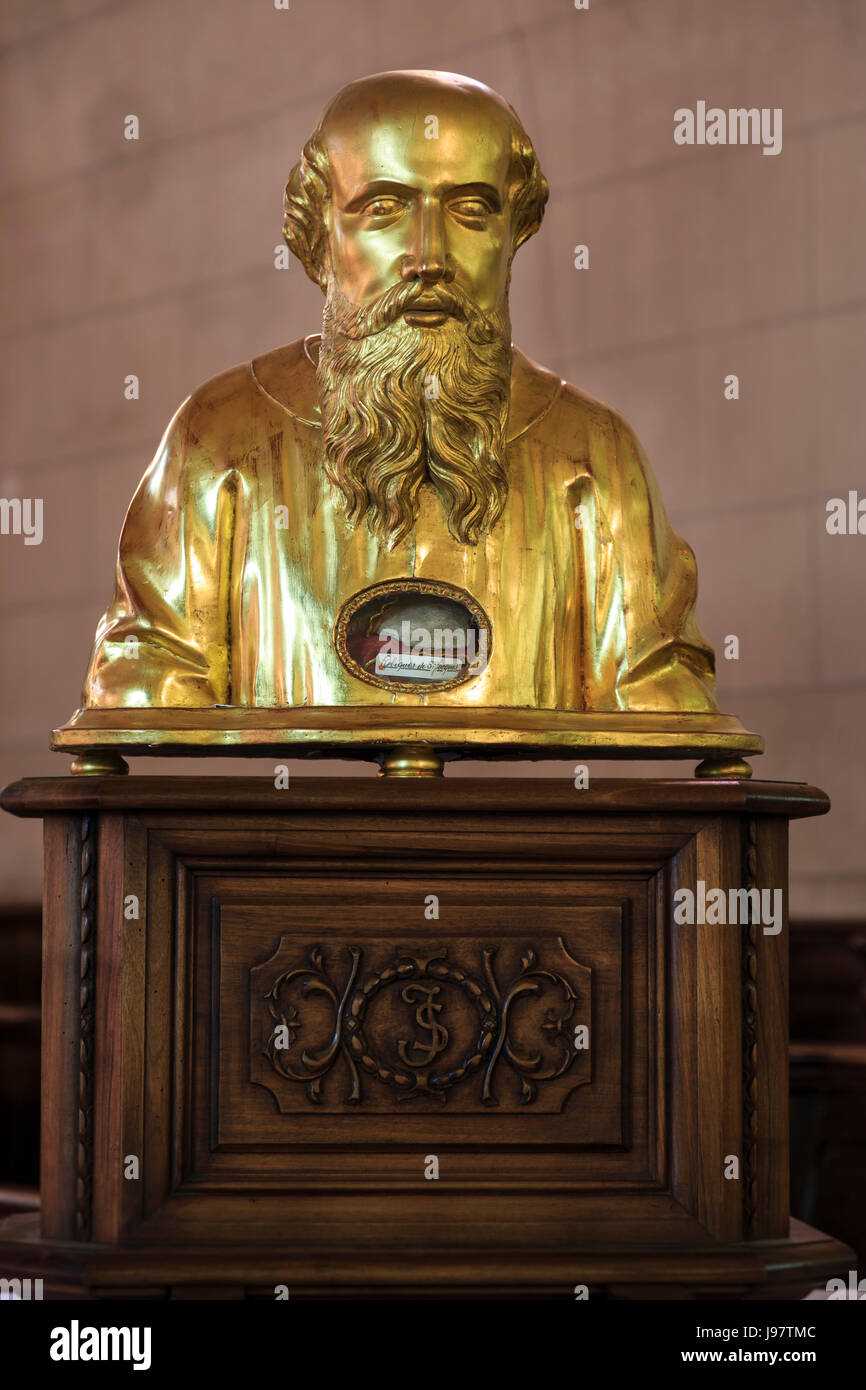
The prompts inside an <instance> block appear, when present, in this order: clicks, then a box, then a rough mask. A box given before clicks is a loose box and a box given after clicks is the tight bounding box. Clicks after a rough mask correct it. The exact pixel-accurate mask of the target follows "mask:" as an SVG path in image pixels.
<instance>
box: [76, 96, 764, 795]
mask: <svg viewBox="0 0 866 1390" xmlns="http://www.w3.org/2000/svg"><path fill="white" fill-rule="evenodd" d="M547 193H548V190H547V183H546V181H545V179H544V176H543V174H542V172H541V169H540V167H539V162H538V159H537V157H536V154H535V151H534V150H533V147H532V144H531V142H530V140H529V137H528V136H527V134H526V132H525V131H524V129H523V127H522V125H521V123H520V121H519V119H518V117H517V115H516V114H515V112H514V111H513V110H512V108H511V107H510V106H509V105H508V104H507V103H506V102H505V101H504V100H503V99H502V98H501V97H499V96H498V95H497V94H496V93H495V92H493V91H491V90H490V89H489V88H488V87H485V86H483V85H482V84H481V83H478V82H475V81H473V80H471V79H469V78H465V77H459V76H456V75H454V74H450V73H437V72H390V73H382V74H379V75H377V76H374V77H368V78H365V79H362V80H361V81H358V82H354V83H352V84H351V85H350V86H348V87H346V88H344V89H343V91H341V92H340V93H339V94H338V95H337V96H336V97H335V98H334V100H333V101H332V102H331V103H330V105H329V106H328V107H327V109H326V111H325V113H324V115H323V116H322V119H321V121H320V123H319V125H318V127H317V129H316V131H315V133H314V134H313V136H312V137H311V139H310V140H309V141H308V143H307V145H306V146H305V148H304V153H303V157H302V158H301V160H300V162H299V163H298V164H297V165H296V166H295V168H294V169H293V170H292V173H291V175H290V178H289V181H288V185H287V188H286V194H285V236H286V240H287V242H288V245H289V247H290V249H291V251H292V252H293V253H294V254H295V255H296V256H297V257H298V258H299V259H300V261H301V262H302V264H303V266H304V268H305V270H306V272H307V274H308V275H309V276H311V277H312V279H313V280H315V281H316V282H317V283H318V284H319V285H320V286H321V288H322V290H323V291H324V294H325V306H324V316H323V322H322V331H321V334H314V335H311V336H310V337H307V338H305V339H304V340H303V341H300V342H295V343H291V344H290V345H289V346H288V347H283V348H278V349H277V350H276V351H273V352H268V353H265V354H264V355H263V356H261V357H258V358H256V359H254V360H253V361H252V362H251V363H250V362H248V363H244V364H243V365H241V366H239V367H234V368H232V369H231V370H229V371H227V372H224V373H223V374H222V375H221V376H218V377H216V378H214V379H213V380H211V381H208V382H206V383H205V385H203V386H201V387H199V388H198V390H196V391H194V392H193V394H192V395H191V396H190V397H189V398H188V399H187V400H186V401H184V403H183V405H182V406H181V407H180V409H179V410H178V412H177V414H176V415H175V417H174V419H173V420H172V421H171V424H170V425H169V427H168V430H167V431H166V434H165V436H164V438H163V440H162V442H161V444H160V446H159V449H158V451H157V454H156V457H155V459H154V461H153V463H152V464H151V466H150V468H149V470H148V472H147V473H146V474H145V476H144V478H143V480H142V482H141V485H140V487H139V488H138V491H137V492H136V494H135V497H134V498H133V501H132V504H131V506H130V509H129V512H128V515H127V517H126V521H125V523H124V526H123V532H122V535H121V539H120V546H119V552H118V564H117V576H116V587H115V593H114V598H113V600H112V603H111V605H110V607H109V608H108V611H107V612H106V614H105V616H104V617H103V619H102V621H101V622H100V624H99V628H98V631H97V634H96V641H95V644H94V649H93V654H92V657H91V661H90V667H89V670H88V673H87V677H86V681H85V686H84V696H83V708H82V709H81V710H79V711H78V712H77V714H76V715H75V716H74V717H73V719H72V720H71V721H70V723H69V724H68V725H67V726H65V728H64V729H62V730H59V731H57V733H56V734H55V736H54V746H55V747H63V748H66V749H67V750H70V751H71V750H74V751H76V752H78V753H79V754H80V755H81V754H82V753H83V751H84V750H94V749H102V750H108V749H114V750H116V751H118V752H120V751H139V752H159V751H162V750H164V749H165V748H166V747H167V746H169V745H170V746H173V747H176V748H177V747H182V748H187V749H189V750H191V751H211V752H215V751H220V752H224V751H227V750H230V749H232V750H235V751H241V752H260V751H264V750H265V749H268V750H273V749H276V748H284V749H286V751H292V752H295V753H303V752H311V753H317V752H325V751H339V750H340V749H341V748H345V746H346V745H350V746H351V747H352V748H353V750H354V751H356V752H359V753H365V752H366V753H368V754H377V753H379V754H384V753H385V752H386V751H387V750H389V749H392V750H394V749H397V750H399V749H401V748H402V749H403V753H404V757H403V760H402V763H401V759H400V757H399V756H397V758H396V764H397V765H398V766H402V765H405V766H406V767H407V768H408V769H409V770H412V757H409V756H406V749H407V747H408V748H411V749H414V750H415V764H416V770H419V769H423V767H424V765H425V758H424V755H423V752H421V753H419V752H418V750H419V749H421V750H423V749H425V748H426V749H427V751H428V753H429V754H430V758H429V763H430V768H431V769H432V770H435V767H436V761H437V757H438V753H437V752H436V751H435V750H440V751H441V750H444V751H445V753H446V754H447V753H448V751H449V750H450V751H451V753H452V754H453V753H460V752H463V753H465V752H468V751H471V750H472V749H475V750H476V751H479V752H482V753H485V754H487V753H497V752H498V753H499V754H500V755H504V756H513V755H514V754H515V753H516V754H518V755H519V754H520V753H523V754H526V755H530V756H532V755H536V756H540V755H544V754H548V755H550V754H555V753H558V754H559V755H560V756H562V755H563V753H564V752H566V751H568V752H576V751H580V750H581V749H587V750H593V751H595V752H597V753H614V754H620V755H626V754H627V755H629V756H634V755H635V754H642V755H648V754H650V753H652V752H657V753H658V752H670V753H674V754H682V755H693V754H696V753H703V754H706V753H709V754H712V755H714V756H715V759H716V762H717V765H718V769H720V770H723V769H724V768H725V767H726V766H729V770H730V768H735V767H737V766H739V773H738V775H747V773H748V767H747V765H745V764H742V763H739V764H737V763H736V761H735V760H734V761H731V762H730V764H729V765H728V764H725V763H724V762H723V761H722V758H723V755H727V756H728V758H729V759H730V756H731V754H742V753H743V752H756V751H760V748H761V746H762V745H761V741H760V739H758V738H756V737H755V736H754V735H750V734H747V733H746V732H745V730H743V729H742V726H741V725H740V724H739V722H738V721H737V720H736V719H733V718H732V717H730V716H723V715H721V714H720V713H719V711H718V707H717V705H716V701H715V695H714V659H713V653H712V650H711V648H710V647H709V645H708V643H707V641H706V639H705V638H704V636H703V634H702V632H701V630H700V628H699V626H698V623H697V620H696V617H695V612H694V605H695V598H696V592H697V573H696V567H695V561H694V556H693V554H692V552H691V550H690V549H689V547H688V545H686V543H685V542H684V541H683V540H681V539H680V537H679V536H677V535H676V533H675V532H674V531H673V530H672V529H671V527H670V525H669V523H668V520H667V517H666V514H665V511H664V507H663V504H662V501H661V498H660V496H659V493H658V490H657V487H656V484H655V481H654V479H653V477H652V474H651V472H650V469H649V465H648V463H647V461H646V458H645V456H644V454H643V451H642V449H641V446H640V444H639V443H638V441H637V439H636V438H635V436H634V434H633V433H632V431H631V430H630V428H629V426H628V425H627V424H626V423H625V421H624V420H623V419H622V418H621V417H620V416H619V415H617V414H616V412H615V411H613V410H611V409H609V408H608V407H607V406H605V405H603V404H601V403H600V402H599V401H596V400H594V399H593V398H592V397H590V396H588V395H586V394H585V393H584V392H582V391H580V390H578V389H577V388H576V387H574V386H571V385H569V384H567V383H566V382H563V381H561V380H560V379H559V378H558V377H557V376H556V375H554V374H553V373H551V372H549V371H547V370H546V369H545V368H543V367H540V366H537V365H536V364H535V363H534V362H531V361H530V360H529V359H528V358H527V357H525V356H524V355H523V354H522V353H521V352H520V351H519V349H518V348H516V347H514V346H513V345H512V343H511V325H510V319H509V307H508V292H509V284H510V280H511V270H512V261H513V258H514V254H515V252H516V251H517V249H518V248H519V247H520V246H521V245H522V244H523V242H524V241H526V240H527V238H529V237H530V236H532V235H533V234H534V233H535V232H536V231H537V230H538V228H539V226H540V224H541V221H542V217H543V213H544V206H545V202H546V200H547ZM392 761H393V759H392ZM99 765H100V764H99V759H98V758H97V759H96V762H95V763H93V760H92V757H91V762H90V763H88V757H87V756H84V757H80V758H79V769H80V770H84V771H86V770H97V769H98V767H99Z"/></svg>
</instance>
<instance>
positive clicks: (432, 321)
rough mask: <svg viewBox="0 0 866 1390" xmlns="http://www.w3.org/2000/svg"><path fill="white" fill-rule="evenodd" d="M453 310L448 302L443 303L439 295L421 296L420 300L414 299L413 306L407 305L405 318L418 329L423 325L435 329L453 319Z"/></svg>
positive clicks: (404, 312) (404, 313) (404, 311)
mask: <svg viewBox="0 0 866 1390" xmlns="http://www.w3.org/2000/svg"><path fill="white" fill-rule="evenodd" d="M451 313H452V308H451V305H450V304H449V303H448V302H447V300H446V301H445V302H444V303H443V301H442V299H441V298H440V296H439V295H436V294H431V295H420V296H419V297H418V299H413V300H412V303H411V304H407V306H406V308H405V309H404V310H403V317H404V318H405V319H406V322H407V323H411V324H413V325H415V326H416V327H417V326H418V325H419V324H423V325H425V326H426V327H434V326H436V325H438V324H441V323H444V322H445V320H446V319H447V318H450V317H451Z"/></svg>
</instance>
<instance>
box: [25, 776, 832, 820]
mask: <svg viewBox="0 0 866 1390" xmlns="http://www.w3.org/2000/svg"><path fill="white" fill-rule="evenodd" d="M0 806H2V808H3V810H5V811H8V812H10V813H11V814H12V815H17V816H40V815H43V814H50V813H52V812H59V813H75V812H86V811H165V812H178V811H184V812H188V811H208V812H214V811H224V812H226V813H232V812H251V811H258V812H268V813H274V812H279V811H285V812H287V813H293V812H297V811H308V812H329V811H341V812H352V811H358V812H367V813H370V812H373V813H376V812H379V811H381V812H386V813H387V812H394V813H400V812H404V813H405V812H413V811H417V812H423V811H431V812H436V811H443V812H454V813H460V812H473V813H478V812H488V813H490V814H491V815H496V816H499V815H512V814H515V813H520V812H523V813H527V814H536V815H539V814H540V815H544V814H552V815H564V814H568V815H570V814H589V813H596V814H603V813H605V812H609V813H613V814H622V813H628V812H634V813H638V814H649V813H651V812H656V813H675V812H680V811H684V812H703V813H705V814H718V813H721V812H739V813H754V814H756V815H760V814H764V815H783V816H787V817H788V818H790V819H796V818H800V817H805V816H818V815H823V814H824V813H825V812H827V811H828V810H829V809H830V799H829V797H828V796H827V794H826V792H823V791H821V790H820V789H819V788H818V787H813V786H810V785H809V784H808V783H806V782H769V781H754V780H748V781H746V780H733V779H731V780H728V779H725V778H713V779H705V780H701V779H697V778H671V779H659V778H652V777H646V778H643V777H640V778H620V777H597V778H593V779H592V781H591V784H590V786H589V787H587V788H584V789H578V788H576V787H575V786H574V785H573V782H572V780H571V779H570V778H567V777H562V778H556V777H538V778H528V777H514V778H505V777H483V778H482V777H479V778H476V777H441V778H433V777H431V778H426V777H418V778H412V777H406V778H377V777H367V776H360V777H307V776H303V775H300V774H299V775H293V776H291V777H290V779H289V786H288V787H286V788H277V787H276V786H275V785H274V783H273V780H272V779H271V778H270V777H243V776H237V777H232V776H226V777H224V776H203V777H195V776H186V775H179V776H144V775H142V776H139V775H138V774H131V775H129V776H125V777H122V776H105V777H100V776H94V777H82V776H77V777H74V776H66V777H25V778H22V779H21V780H20V781H17V782H12V783H10V784H9V786H7V787H5V788H4V789H3V791H2V792H0Z"/></svg>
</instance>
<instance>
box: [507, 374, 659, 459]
mask: <svg viewBox="0 0 866 1390" xmlns="http://www.w3.org/2000/svg"><path fill="white" fill-rule="evenodd" d="M514 358H515V367H514V371H513V374H512V376H513V386H512V389H513V390H514V391H515V393H517V392H519V400H520V404H521V411H520V415H521V417H522V418H525V419H526V420H527V424H526V425H525V428H527V429H528V428H532V429H533V430H534V431H537V432H538V434H539V436H540V437H541V439H542V440H543V442H544V443H545V444H551V445H556V446H558V447H559V448H560V449H564V450H566V451H567V452H569V453H571V452H573V451H575V450H578V451H580V450H582V449H585V448H586V447H588V442H589V435H590V432H592V433H594V434H596V435H598V434H599V433H601V434H602V435H606V436H608V437H609V438H610V439H611V441H612V442H613V440H614V439H615V438H616V436H617V435H621V436H625V437H626V438H630V437H631V433H632V432H631V427H630V425H629V424H628V422H627V421H626V420H625V419H624V418H623V416H622V415H620V413H619V412H618V411H617V410H615V409H614V408H613V407H612V406H609V405H607V404H606V403H605V402H604V401H600V400H598V399H597V397H595V396H592V395H590V393H589V392H588V391H584V390H583V389H582V388H581V387H580V386H575V385H574V384H573V382H570V381H565V380H564V379H563V378H562V377H558V376H557V375H556V374H555V373H554V372H551V371H549V370H548V368H547V367H541V366H539V364H538V363H537V362H533V361H532V359H531V358H529V357H527V356H526V355H525V353H522V352H518V351H517V350H516V349H515V353H514ZM527 404H529V406H530V408H529V409H527V408H526V406H527ZM514 433H515V434H516V433H517V431H515V432H514Z"/></svg>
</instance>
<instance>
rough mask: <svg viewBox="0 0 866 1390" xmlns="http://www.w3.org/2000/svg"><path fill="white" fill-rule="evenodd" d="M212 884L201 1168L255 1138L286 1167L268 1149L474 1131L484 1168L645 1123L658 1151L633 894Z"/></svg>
mask: <svg viewBox="0 0 866 1390" xmlns="http://www.w3.org/2000/svg"><path fill="white" fill-rule="evenodd" d="M633 891H634V892H635V894H636V895H637V897H638V898H639V899H644V898H645V896H646V890H645V887H644V885H642V884H638V885H635V888H634V890H633ZM193 894H194V897H195V902H196V914H195V915H196V920H197V922H198V923H199V928H198V931H197V933H196V941H195V967H194V969H195V976H196V982H197V990H198V994H199V999H200V1006H199V1008H198V1010H197V1014H196V1021H197V1026H196V1029H195V1032H194V1034H193V1037H192V1038H191V1039H190V1053H191V1056H192V1059H193V1075H194V1076H195V1077H200V1078H202V1079H203V1077H204V1073H205V1070H206V1069H207V1068H209V1070H210V1084H209V1085H208V1086H207V1087H206V1088H205V1087H202V1088H201V1089H198V1090H197V1095H198V1100H197V1106H196V1113H197V1114H199V1115H202V1116H206V1119H207V1124H206V1129H207V1131H208V1132H209V1134H210V1136H211V1144H210V1150H209V1152H205V1150H204V1148H203V1145H202V1144H201V1143H198V1144H197V1145H196V1146H195V1147H196V1158H195V1160H194V1165H195V1168H196V1170H197V1171H198V1172H199V1173H202V1172H207V1171H222V1172H226V1173H227V1172H229V1171H231V1168H232V1164H233V1162H234V1159H233V1158H232V1157H230V1155H232V1154H234V1153H236V1152H237V1151H239V1150H242V1151H243V1152H244V1154H245V1159H244V1162H245V1163H246V1164H247V1165H248V1164H249V1162H250V1161H251V1156H252V1155H254V1154H255V1155H256V1156H257V1157H256V1159H255V1160H254V1161H256V1162H259V1161H261V1163H262V1171H272V1168H271V1167H270V1166H269V1164H268V1161H267V1154H268V1151H269V1150H272V1149H276V1148H279V1149H281V1150H283V1151H285V1150H286V1148H287V1147H288V1148H291V1147H293V1146H297V1147H298V1148H299V1149H300V1148H306V1147H308V1146H311V1145H312V1146H315V1147H316V1148H319V1147H327V1148H330V1149H332V1150H333V1151H334V1153H335V1154H336V1155H339V1154H342V1155H344V1156H345V1158H346V1160H347V1162H349V1163H352V1162H354V1160H353V1159H352V1158H351V1152H352V1150H353V1149H355V1148H356V1147H357V1146H359V1145H361V1146H363V1145H370V1144H382V1145H386V1146H387V1145H393V1144H399V1143H405V1142H411V1143H414V1144H417V1145H419V1146H421V1147H423V1146H425V1145H426V1146H427V1147H428V1148H429V1147H430V1146H434V1145H440V1146H441V1145H443V1144H451V1143H459V1144H460V1145H461V1146H462V1147H463V1148H464V1150H465V1151H466V1152H467V1162H468V1153H469V1151H470V1150H471V1148H472V1147H473V1146H475V1147H477V1148H478V1149H483V1150H485V1151H490V1149H491V1147H492V1146H496V1145H506V1146H507V1147H508V1148H509V1149H511V1150H512V1151H515V1150H524V1151H526V1152H527V1153H528V1152H530V1151H532V1150H535V1149H542V1150H545V1149H546V1150H551V1149H569V1148H574V1147H576V1146H582V1147H583V1148H585V1149H591V1148H592V1147H593V1146H599V1145H601V1146H605V1147H607V1146H611V1147H617V1146H619V1147H622V1146H623V1145H624V1144H625V1142H626V1136H627V1134H628V1133H629V1131H632V1136H631V1137H632V1139H635V1138H636V1137H639V1139H640V1142H639V1144H638V1149H640V1150H643V1149H644V1146H645V1124H646V1120H645V1111H642V1112H641V1115H640V1116H635V1115H634V1114H633V1106H632V1103H631V1099H632V1098H631V1095H630V1091H629V1087H628V1086H627V1084H626V1081H625V1075H624V1069H625V1072H626V1073H627V1072H628V1070H629V1069H630V1068H631V1067H633V1066H635V1065H636V1066H638V1067H639V1068H640V1070H641V1073H642V1072H643V1070H644V1068H645V1065H646V1046H645V1044H644V1043H640V1045H636V1038H635V1033H638V1034H639V1033H643V1032H644V1031H645V1029H646V1027H647V1026H648V1019H647V1014H646V1005H645V990H646V924H645V921H644V917H643V914H642V913H641V912H639V911H638V912H636V910H635V909H634V908H633V906H632V904H631V903H630V902H629V901H628V900H627V899H624V898H623V894H622V890H620V891H619V892H618V894H617V895H616V898H612V897H611V894H610V890H609V888H607V889H606V890H605V889H602V891H601V892H599V891H598V889H597V890H596V892H595V894H593V893H589V894H588V895H587V897H588V898H589V901H585V900H584V901H582V900H581V899H582V896H583V895H582V894H581V893H577V892H574V891H569V890H568V889H567V888H566V887H565V886H564V885H562V884H556V885H539V884H534V883H533V884H530V883H522V884H521V883H511V884H509V885H508V886H507V887H505V886H503V885H501V884H497V883H495V882H486V881H484V880H481V881H475V882H473V881H471V880H469V881H464V882H460V883H455V882H454V881H451V882H447V883H446V882H441V881H439V880H438V879H436V878H435V877H433V876H431V877H428V878H427V879H426V881H424V882H420V881H418V882H416V881H413V880H408V881H405V882H403V883H396V882H393V881H392V882H390V883H388V882H382V881H376V882H367V883H363V884H359V883H357V882H355V883H349V884H346V883H342V884H340V883H331V884H326V883H324V882H322V881H320V880H317V879H315V878H312V879H308V880H305V879H298V878H291V879H289V878H286V877H281V876H279V875H276V874H273V873H272V874H271V875H270V876H269V877H268V878H267V879H266V880H265V881H264V882H263V881H262V880H261V879H259V880H258V882H257V883H256V886H255V891H254V892H252V893H251V889H250V880H249V877H248V876H240V875H238V876H232V875H231V874H230V873H229V872H223V873H222V874H220V875H219V876H218V877H217V876H210V875H202V876H197V877H196V879H195V884H194V889H193ZM428 894H435V895H436V896H438V898H439V901H440V903H441V915H440V918H439V920H438V921H434V922H431V921H428V920H425V917H424V903H425V898H426V897H427V896H428ZM593 898H595V901H592V899H593ZM630 916H632V917H635V918H636V919H637V918H639V919H640V920H639V927H638V928H637V929H635V928H633V932H634V936H635V940H636V943H637V945H636V949H635V950H634V952H633V958H632V963H631V967H630V971H631V973H630V976H629V973H628V972H629V966H628V963H627V960H626V955H625V950H626V936H627V922H628V920H629V917H630ZM624 990H628V992H629V994H631V995H632V996H634V997H633V999H632V1003H631V1006H627V1005H626V1004H625V1002H624ZM207 999H211V1000H214V1001H218V1002H217V1003H216V1005H215V1007H213V1008H212V1009H211V1010H210V1011H208V1010H207V1009H206V1007H205V1003H206V1000H207ZM629 1018H631V1022H632V1032H631V1033H629V1034H628V1035H624V1026H625V1023H626V1020H627V1019H629ZM576 1029H578V1030H580V1031H579V1032H578V1033H577V1034H576V1032H575V1030H576ZM576 1043H577V1044H579V1045H578V1046H576ZM278 1044H282V1045H278ZM524 1117H526V1118H525V1119H524ZM636 1121H637V1127H638V1130H639V1136H636V1135H635V1134H634V1129H635V1122H636ZM214 1155H217V1158H216V1161H215V1160H214ZM221 1155H224V1157H222V1158H221V1157H219V1156H221ZM258 1156H261V1158H260V1159H259V1157H258ZM383 1158H384V1159H385V1160H386V1161H387V1156H386V1155H383ZM542 1161H543V1160H542ZM641 1163H642V1164H643V1165H644V1167H645V1157H644V1158H643V1159H641ZM281 1171H282V1173H283V1174H284V1175H285V1176H286V1177H289V1176H290V1175H291V1173H292V1171H293V1166H292V1165H290V1164H286V1163H282V1165H281ZM479 1171H480V1168H479Z"/></svg>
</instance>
